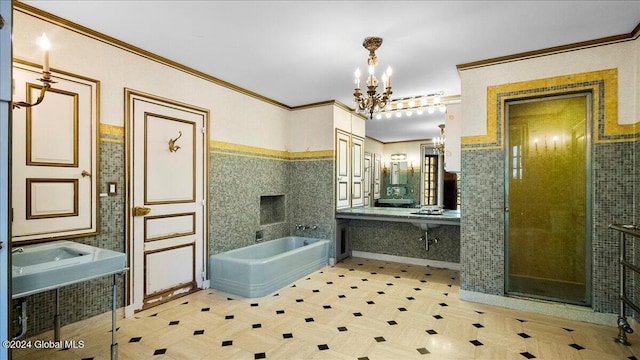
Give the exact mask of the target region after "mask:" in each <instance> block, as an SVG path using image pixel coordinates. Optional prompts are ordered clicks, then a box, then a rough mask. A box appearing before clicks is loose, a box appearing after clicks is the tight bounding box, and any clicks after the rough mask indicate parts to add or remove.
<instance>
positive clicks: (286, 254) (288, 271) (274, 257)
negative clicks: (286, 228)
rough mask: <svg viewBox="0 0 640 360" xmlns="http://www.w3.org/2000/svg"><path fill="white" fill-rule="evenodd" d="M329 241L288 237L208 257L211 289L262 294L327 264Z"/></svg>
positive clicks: (251, 294) (246, 294) (249, 294)
mask: <svg viewBox="0 0 640 360" xmlns="http://www.w3.org/2000/svg"><path fill="white" fill-rule="evenodd" d="M328 258H329V240H323V239H314V238H306V237H297V236H288V237H283V238H280V239H275V240H271V241H266V242H263V243H260V244H255V245H251V246H247V247H243V248H240V249H235V250H231V251H227V252H224V253H220V254H216V255H213V256H211V257H210V258H209V269H210V283H211V287H212V288H214V289H218V290H222V291H225V292H228V293H232V294H236V295H240V296H244V297H247V298H255V297H262V296H265V295H268V294H270V293H272V292H275V291H277V290H279V289H281V288H282V287H284V286H286V285H288V284H290V283H292V282H294V281H295V280H297V279H299V278H301V277H303V276H305V275H308V274H310V273H312V272H314V271H315V270H318V269H320V268H322V267H324V266H326V265H327V263H328Z"/></svg>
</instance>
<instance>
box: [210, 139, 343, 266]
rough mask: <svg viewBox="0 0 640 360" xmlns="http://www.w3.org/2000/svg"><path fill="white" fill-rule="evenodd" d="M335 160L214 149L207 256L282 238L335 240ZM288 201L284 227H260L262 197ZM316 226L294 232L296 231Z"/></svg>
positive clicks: (222, 147)
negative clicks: (261, 236) (260, 234)
mask: <svg viewBox="0 0 640 360" xmlns="http://www.w3.org/2000/svg"><path fill="white" fill-rule="evenodd" d="M332 184H333V156H305V157H296V156H289V154H288V153H286V152H281V153H277V154H273V153H269V152H266V151H261V150H260V149H255V148H251V149H249V148H246V149H242V148H240V149H238V148H235V149H229V148H228V147H226V146H218V147H216V146H212V148H211V154H210V183H209V198H210V214H209V217H210V223H209V239H210V243H209V251H210V254H217V253H220V252H224V251H229V250H233V249H236V248H240V247H244V246H249V245H253V244H255V234H256V231H259V230H262V231H263V232H264V240H265V241H268V240H273V239H277V238H280V237H284V236H289V235H295V236H306V237H313V238H324V239H333V238H334V232H335V231H334V222H335V219H334V213H333V209H334V203H333V185H332ZM264 195H269V196H271V195H284V196H285V203H286V205H285V206H286V209H287V211H286V214H285V221H283V222H279V223H272V224H263V225H261V224H260V196H264ZM297 224H299V225H306V226H309V227H312V226H317V228H316V229H308V230H301V229H296V225H297Z"/></svg>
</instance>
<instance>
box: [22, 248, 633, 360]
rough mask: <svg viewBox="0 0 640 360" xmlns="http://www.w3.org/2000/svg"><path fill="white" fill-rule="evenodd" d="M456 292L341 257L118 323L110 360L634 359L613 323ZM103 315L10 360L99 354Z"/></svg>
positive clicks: (436, 274) (431, 279)
mask: <svg viewBox="0 0 640 360" xmlns="http://www.w3.org/2000/svg"><path fill="white" fill-rule="evenodd" d="M458 288H459V285H458V272H457V271H452V270H447V269H438V268H433V267H425V266H416V265H407V264H398V263H392V262H386V261H375V260H366V259H358V258H349V259H346V260H345V261H343V262H339V263H338V264H336V266H334V267H326V268H324V269H321V270H319V271H316V272H314V273H313V274H310V275H309V276H307V277H304V278H303V279H300V280H298V281H296V282H295V283H294V284H293V285H292V286H289V287H286V288H284V289H282V290H281V291H279V292H278V294H274V295H272V296H266V297H263V298H258V299H246V298H241V297H237V296H233V295H229V294H227V293H224V292H220V291H216V290H203V291H199V292H197V293H193V294H190V295H187V296H186V297H184V298H180V299H176V300H173V301H170V302H167V303H165V304H162V305H160V306H158V307H155V308H152V309H148V310H145V311H142V312H139V313H137V314H135V316H132V317H130V318H127V319H123V320H120V321H118V331H117V332H116V337H117V341H118V359H121V360H127V359H132V360H133V359H135V360H138V359H169V360H171V359H180V360H183V359H225V360H226V359H238V360H240V359H246V360H251V359H318V360H320V359H352V360H355V359H367V358H368V359H372V360H373V359H403V360H404V359H425V360H429V359H430V360H433V359H438V360H440V359H465V360H467V359H487V360H497V359H523V360H524V359H554V360H555V359H563V360H564V359H575V360H578V359H598V360H605V359H611V360H613V359H637V358H639V357H640V336H638V334H637V333H634V334H629V341H630V342H631V343H632V346H622V345H620V344H616V343H615V342H613V340H612V338H613V337H615V336H616V334H617V331H616V328H615V327H613V326H603V325H594V324H588V323H584V322H579V321H572V320H566V319H560V318H554V317H552V316H547V315H538V314H533V313H528V312H521V311H514V310H511V309H505V308H501V307H496V306H491V305H485V304H479V303H473V302H468V301H462V300H460V299H459V298H458ZM105 315H109V314H105ZM109 320H110V319H109V317H108V316H100V317H97V318H93V319H89V320H86V321H82V322H79V323H76V324H72V325H70V326H69V327H67V328H63V329H62V331H63V333H64V334H67V336H68V339H73V340H84V342H85V346H84V348H75V349H68V350H59V349H24V350H15V351H14V352H13V355H14V360H31V359H64V360H81V359H106V358H108V356H109V343H110V340H111V333H110V332H109V330H110V324H109ZM51 336H52V334H51V333H45V334H41V335H38V336H36V337H34V338H32V340H34V341H35V340H38V339H39V340H42V339H50V338H51Z"/></svg>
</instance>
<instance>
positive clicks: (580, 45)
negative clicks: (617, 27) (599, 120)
mask: <svg viewBox="0 0 640 360" xmlns="http://www.w3.org/2000/svg"><path fill="white" fill-rule="evenodd" d="M639 36H640V23H639V24H638V25H637V26H636V27H635V28H634V29H633V30H632V31H631V32H629V33H627V34H621V35H613V36H607V37H603V38H599V39H594V40H587V41H581V42H577V43H572V44H567V45H560V46H554V47H550V48H545V49H539V50H533V51H526V52H522V53H518V54H513V55H506V56H499V57H495V58H490V59H486V60H479V61H473V62H468V63H464V64H458V65H456V68H457V69H458V71H461V70H468V69H473V68H478V67H483V66H490V65H496V64H501V63H507V62H512V61H518V60H524V59H530V58H535V57H541V56H546V55H552V54H559V53H563V52H569V51H575V50H582V49H587V48H592V47H597V46H603V45H610V44H615V43H621V42H625V41H631V40H636V39H637V38H638V37H639Z"/></svg>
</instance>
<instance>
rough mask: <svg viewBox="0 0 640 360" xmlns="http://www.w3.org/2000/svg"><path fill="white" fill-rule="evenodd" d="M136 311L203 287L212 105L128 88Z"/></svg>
mask: <svg viewBox="0 0 640 360" xmlns="http://www.w3.org/2000/svg"><path fill="white" fill-rule="evenodd" d="M126 98H127V129H128V136H127V138H128V146H129V151H128V154H129V164H128V169H129V189H130V194H129V197H128V199H129V202H128V205H129V208H128V214H129V215H128V218H129V223H130V232H129V237H130V239H129V246H130V260H131V278H130V280H131V281H130V289H131V294H132V296H133V299H131V302H132V304H131V305H132V310H137V309H141V308H148V307H151V306H154V305H157V304H160V303H163V302H165V301H168V300H171V299H173V298H175V297H178V296H180V295H183V294H187V293H189V292H192V291H194V290H196V289H197V288H201V287H202V286H203V281H204V277H205V276H204V273H205V267H204V262H205V259H206V252H207V251H206V249H205V244H206V241H205V238H206V229H207V227H206V223H207V221H206V214H207V211H206V205H207V204H206V201H205V200H206V198H207V196H206V195H207V191H206V184H207V181H206V176H207V174H208V171H207V169H208V166H207V148H208V147H207V142H208V131H207V126H208V118H209V112H208V110H204V109H199V108H194V107H191V106H188V105H185V104H180V103H175V102H172V101H169V100H166V99H158V98H156V97H152V96H150V95H146V94H141V93H136V92H133V91H130V90H127V92H126Z"/></svg>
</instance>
